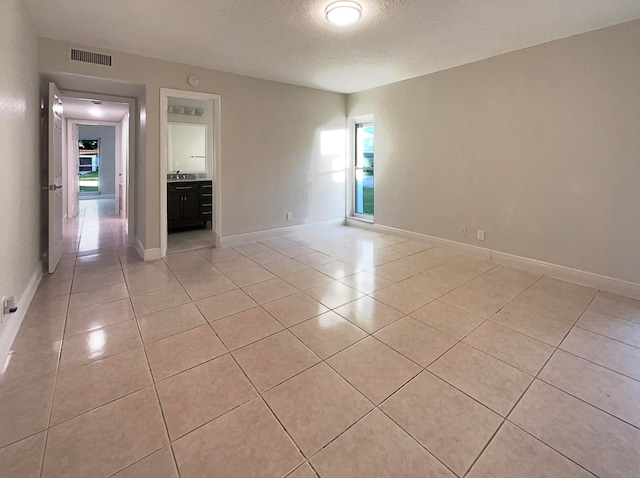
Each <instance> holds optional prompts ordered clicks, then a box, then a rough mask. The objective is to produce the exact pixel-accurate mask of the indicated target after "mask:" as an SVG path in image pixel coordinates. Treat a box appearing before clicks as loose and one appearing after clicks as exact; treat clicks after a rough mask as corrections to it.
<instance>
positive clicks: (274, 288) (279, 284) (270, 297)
mask: <svg viewBox="0 0 640 478" xmlns="http://www.w3.org/2000/svg"><path fill="white" fill-rule="evenodd" d="M242 290H244V291H245V292H246V293H247V294H248V295H249V296H250V297H251V298H252V299H253V300H255V301H256V302H257V303H258V304H266V303H267V302H273V301H274V300H278V299H282V298H283V297H287V296H289V295H293V294H295V293H296V292H298V289H296V288H295V287H293V286H292V285H290V284H287V283H286V282H285V281H283V280H282V279H278V278H276V279H271V280H268V281H265V282H260V283H259V284H253V285H250V286H248V287H244V288H243V289H242Z"/></svg>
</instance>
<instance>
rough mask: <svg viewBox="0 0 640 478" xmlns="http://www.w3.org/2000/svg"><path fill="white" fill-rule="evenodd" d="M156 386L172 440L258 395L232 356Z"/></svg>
mask: <svg viewBox="0 0 640 478" xmlns="http://www.w3.org/2000/svg"><path fill="white" fill-rule="evenodd" d="M157 388H158V395H159V397H160V404H161V405H162V410H163V412H164V417H165V420H166V422H167V428H168V429H169V436H170V437H171V439H172V440H175V439H177V438H179V437H181V436H183V435H185V434H186V433H188V432H190V431H192V430H194V429H195V428H197V427H199V426H200V425H202V424H204V423H206V422H208V421H210V420H213V419H214V418H217V417H218V416H220V415H222V414H224V413H226V412H228V411H229V410H231V409H233V408H235V407H237V406H238V405H241V404H242V403H244V402H246V401H248V400H250V399H251V398H253V397H255V396H256V392H255V390H254V388H253V387H252V386H251V383H249V381H248V380H247V378H246V377H245V376H244V374H243V373H242V371H241V370H240V369H239V368H238V366H237V365H236V363H235V361H234V360H233V359H232V358H231V357H230V356H229V355H225V356H223V357H219V358H217V359H215V360H212V361H210V362H207V363H205V364H202V365H199V366H197V367H194V368H192V369H190V370H187V371H185V372H182V373H179V374H177V375H174V376H173V377H169V378H168V379H166V380H163V381H161V382H159V383H158V384H157Z"/></svg>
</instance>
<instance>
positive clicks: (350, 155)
mask: <svg viewBox="0 0 640 478" xmlns="http://www.w3.org/2000/svg"><path fill="white" fill-rule="evenodd" d="M362 123H374V124H375V122H374V118H373V115H372V114H370V115H361V116H351V117H349V118H347V159H346V164H345V171H346V172H347V191H346V195H347V202H346V211H345V214H346V217H348V218H354V219H360V220H363V221H365V222H369V223H373V217H374V215H375V214H373V215H371V216H369V215H368V214H358V213H356V212H355V207H356V206H355V204H356V188H355V181H356V125H358V124H362ZM374 149H375V146H374ZM374 174H375V171H374ZM374 181H375V175H374ZM374 186H375V183H374ZM375 194H376V190H375V188H374V190H373V207H374V213H375V204H376V200H375Z"/></svg>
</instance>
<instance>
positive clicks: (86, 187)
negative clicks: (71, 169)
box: [78, 139, 100, 194]
mask: <svg viewBox="0 0 640 478" xmlns="http://www.w3.org/2000/svg"><path fill="white" fill-rule="evenodd" d="M78 185H79V187H80V193H81V194H97V193H99V192H100V140H98V139H80V140H78Z"/></svg>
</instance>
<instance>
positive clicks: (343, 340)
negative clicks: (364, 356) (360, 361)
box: [291, 311, 367, 359]
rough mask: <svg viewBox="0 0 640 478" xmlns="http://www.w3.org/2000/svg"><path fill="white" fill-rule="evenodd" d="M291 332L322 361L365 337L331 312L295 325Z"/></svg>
mask: <svg viewBox="0 0 640 478" xmlns="http://www.w3.org/2000/svg"><path fill="white" fill-rule="evenodd" d="M291 332H292V333H293V334H294V335H295V336H296V337H298V338H299V339H300V340H301V341H302V342H303V343H304V344H305V345H306V346H307V347H309V348H310V349H311V350H313V351H314V352H315V353H316V354H317V355H318V356H319V357H320V358H322V359H325V358H327V357H329V356H331V355H333V354H335V353H337V352H339V351H341V350H343V349H345V348H346V347H348V346H349V345H352V344H354V343H356V342H357V341H358V340H361V339H363V338H364V337H366V336H367V333H366V332H364V331H363V330H361V329H359V328H358V327H356V326H355V325H353V324H352V323H351V322H349V321H348V320H345V319H343V318H342V317H340V316H339V315H338V314H336V313H335V312H333V311H329V312H325V313H324V314H322V315H319V316H317V317H314V318H313V319H309V320H307V321H305V322H302V323H300V324H298V325H295V326H293V327H291Z"/></svg>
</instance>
